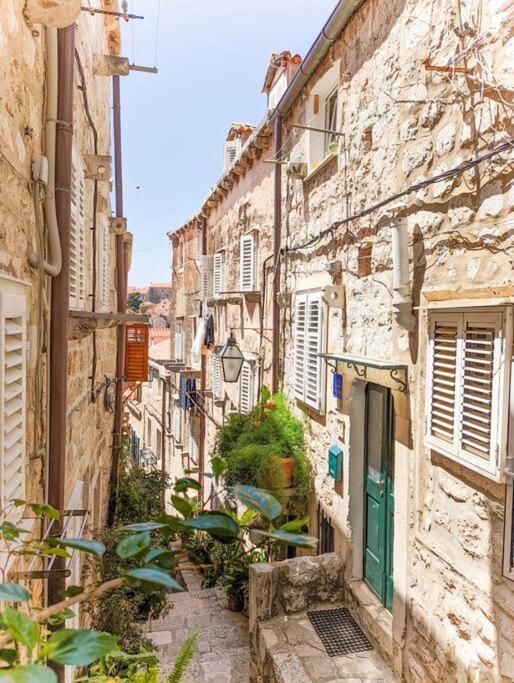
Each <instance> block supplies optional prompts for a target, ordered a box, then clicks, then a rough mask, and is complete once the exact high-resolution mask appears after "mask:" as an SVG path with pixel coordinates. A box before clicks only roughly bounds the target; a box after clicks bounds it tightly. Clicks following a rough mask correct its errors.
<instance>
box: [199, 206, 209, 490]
mask: <svg viewBox="0 0 514 683" xmlns="http://www.w3.org/2000/svg"><path fill="white" fill-rule="evenodd" d="M200 220H201V230H202V256H205V255H206V254H207V219H206V218H205V216H202V218H201V219H200ZM200 363H201V364H200V401H202V400H203V401H204V404H203V410H201V411H200V443H199V449H198V478H199V481H200V496H199V498H200V502H201V503H203V498H204V479H205V431H206V430H205V387H206V385H207V381H206V380H207V358H206V356H205V354H203V353H202V357H201V361H200Z"/></svg>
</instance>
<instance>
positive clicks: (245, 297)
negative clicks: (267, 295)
mask: <svg viewBox="0 0 514 683" xmlns="http://www.w3.org/2000/svg"><path fill="white" fill-rule="evenodd" d="M260 300H261V293H260V291H259V290H256V289H255V290H249V291H247V292H243V291H241V292H226V293H223V292H222V293H221V294H218V295H217V296H211V297H209V298H208V299H207V306H223V305H224V304H241V303H243V301H247V302H249V303H259V302H260Z"/></svg>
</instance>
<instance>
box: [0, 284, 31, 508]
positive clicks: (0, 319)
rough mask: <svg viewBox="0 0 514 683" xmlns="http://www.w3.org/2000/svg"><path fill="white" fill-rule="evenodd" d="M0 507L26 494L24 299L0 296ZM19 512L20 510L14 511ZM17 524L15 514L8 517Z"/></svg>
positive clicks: (13, 295)
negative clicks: (0, 457) (0, 456)
mask: <svg viewBox="0 0 514 683" xmlns="http://www.w3.org/2000/svg"><path fill="white" fill-rule="evenodd" d="M0 362H1V366H0V378H1V382H0V405H1V414H0V453H1V455H2V459H1V476H0V487H1V489H0V498H1V501H0V504H1V506H2V509H3V508H5V507H6V506H7V505H8V503H9V501H11V500H13V499H14V498H23V497H24V492H25V439H26V434H25V428H26V427H25V422H26V415H25V403H26V397H25V385H26V303H25V297H24V296H20V295H16V294H7V293H2V294H0ZM16 510H22V508H16ZM7 516H8V517H9V518H10V519H11V521H16V520H15V519H14V518H16V512H14V513H13V514H11V513H8V515H7Z"/></svg>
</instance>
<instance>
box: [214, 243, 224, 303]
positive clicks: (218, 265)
mask: <svg viewBox="0 0 514 683" xmlns="http://www.w3.org/2000/svg"><path fill="white" fill-rule="evenodd" d="M224 281H225V253H224V252H223V251H217V252H216V253H215V254H214V260H213V276H212V293H213V296H219V295H220V294H221V292H222V291H223V289H224V287H225V282H224Z"/></svg>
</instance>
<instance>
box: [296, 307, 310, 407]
mask: <svg viewBox="0 0 514 683" xmlns="http://www.w3.org/2000/svg"><path fill="white" fill-rule="evenodd" d="M306 324H307V295H306V294H298V295H297V296H296V298H295V309H294V393H295V396H296V398H298V399H299V400H300V401H303V400H304V399H305V341H306Z"/></svg>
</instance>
